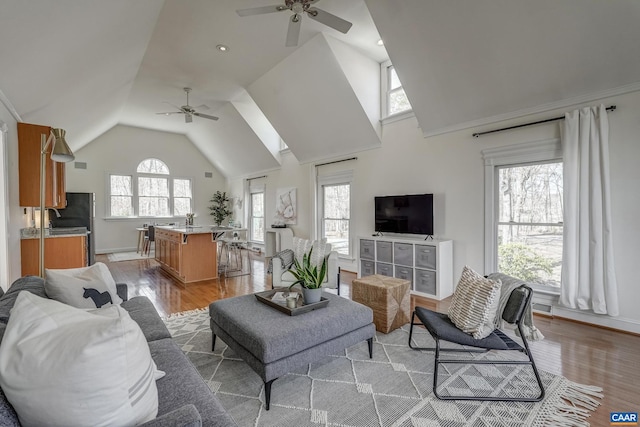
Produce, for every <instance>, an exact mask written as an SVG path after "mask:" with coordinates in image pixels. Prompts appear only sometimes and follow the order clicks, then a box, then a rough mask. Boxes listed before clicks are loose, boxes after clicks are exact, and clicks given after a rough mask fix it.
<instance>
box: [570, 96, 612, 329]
mask: <svg viewBox="0 0 640 427" xmlns="http://www.w3.org/2000/svg"><path fill="white" fill-rule="evenodd" d="M562 158H563V164H564V203H565V210H564V233H563V234H564V248H563V256H562V287H561V291H560V304H562V305H564V306H565V307H569V308H574V309H576V308H577V309H580V310H593V312H594V313H597V314H608V315H610V316H617V315H618V291H617V284H616V275H615V265H614V262H613V243H612V234H611V233H612V231H611V203H610V196H609V192H610V191H609V122H608V119H607V110H606V108H605V107H604V105H600V106H599V107H587V108H582V109H580V110H575V111H572V112H569V113H566V115H565V120H564V128H563V132H562Z"/></svg>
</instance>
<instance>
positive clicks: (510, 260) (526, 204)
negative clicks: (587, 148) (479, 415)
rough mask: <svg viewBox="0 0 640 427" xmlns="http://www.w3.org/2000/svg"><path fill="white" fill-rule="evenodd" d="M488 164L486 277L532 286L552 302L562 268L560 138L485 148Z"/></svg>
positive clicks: (541, 299) (540, 299)
mask: <svg viewBox="0 0 640 427" xmlns="http://www.w3.org/2000/svg"><path fill="white" fill-rule="evenodd" d="M482 157H483V158H484V165H485V273H487V274H488V273H491V272H494V271H499V272H502V273H505V274H508V275H510V276H515V277H517V278H519V279H522V280H524V281H526V282H527V283H529V284H531V285H532V286H533V287H535V288H536V289H537V290H540V291H544V292H537V293H536V295H534V301H536V300H537V301H538V302H540V303H543V304H546V305H548V304H551V303H552V301H551V300H550V299H549V298H548V297H545V295H550V294H557V293H558V291H559V286H560V273H561V270H562V249H563V247H562V233H563V223H562V217H563V206H564V205H563V196H562V190H563V183H562V147H561V145H560V140H559V139H550V140H545V141H531V142H526V143H521V144H515V145H509V146H503V147H494V148H487V149H485V150H482Z"/></svg>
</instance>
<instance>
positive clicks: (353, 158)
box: [316, 157, 358, 167]
mask: <svg viewBox="0 0 640 427" xmlns="http://www.w3.org/2000/svg"><path fill="white" fill-rule="evenodd" d="M349 160H358V158H357V157H349V158H348V159H342V160H334V161H333V162H326V163H318V164H317V165H316V167H318V166H326V165H332V164H334V163H340V162H348V161H349Z"/></svg>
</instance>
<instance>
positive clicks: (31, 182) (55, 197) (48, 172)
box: [18, 123, 66, 208]
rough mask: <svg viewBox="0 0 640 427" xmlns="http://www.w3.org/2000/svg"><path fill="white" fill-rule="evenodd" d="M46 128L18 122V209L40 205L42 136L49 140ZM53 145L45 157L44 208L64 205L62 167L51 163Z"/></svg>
mask: <svg viewBox="0 0 640 427" xmlns="http://www.w3.org/2000/svg"><path fill="white" fill-rule="evenodd" d="M50 133H51V128H50V127H49V126H41V125H33V124H29V123H18V170H19V189H20V206H40V153H41V150H42V149H41V147H42V139H41V135H43V134H44V135H45V136H46V138H49V134H50ZM52 148H53V142H51V143H50V144H49V147H48V148H47V155H46V156H45V179H46V180H45V206H46V207H48V208H64V207H65V205H66V188H65V165H64V163H59V162H54V161H53V160H51V150H52Z"/></svg>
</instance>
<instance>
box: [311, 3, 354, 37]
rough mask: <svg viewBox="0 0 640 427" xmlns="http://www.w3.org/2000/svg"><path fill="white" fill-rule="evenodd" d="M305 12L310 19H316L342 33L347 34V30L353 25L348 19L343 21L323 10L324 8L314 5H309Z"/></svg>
mask: <svg viewBox="0 0 640 427" xmlns="http://www.w3.org/2000/svg"><path fill="white" fill-rule="evenodd" d="M307 13H308V14H309V17H310V18H311V19H315V20H316V21H318V22H320V23H322V24H324V25H327V26H329V27H331V28H333V29H334V30H338V31H340V32H341V33H343V34H347V31H349V29H350V28H351V26H352V25H353V24H352V23H351V22H349V21H345V20H344V19H342V18H338V17H337V16H336V15H334V14H332V13H329V12H325V11H324V10H322V9H318V8H316V7H310V8H309V10H308V11H307Z"/></svg>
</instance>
